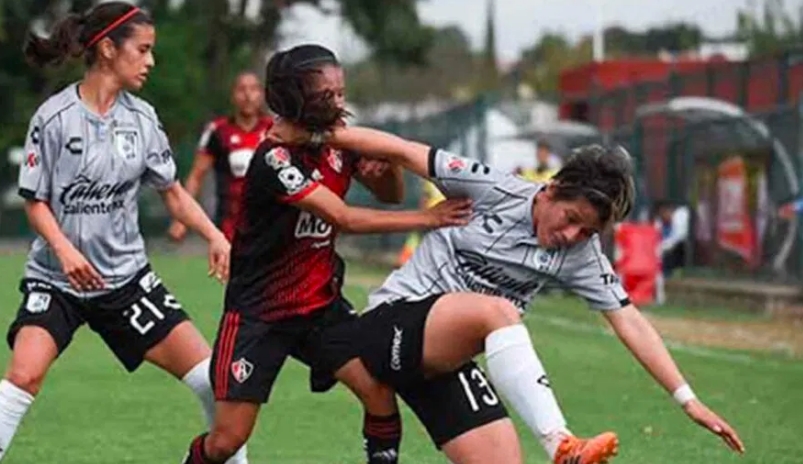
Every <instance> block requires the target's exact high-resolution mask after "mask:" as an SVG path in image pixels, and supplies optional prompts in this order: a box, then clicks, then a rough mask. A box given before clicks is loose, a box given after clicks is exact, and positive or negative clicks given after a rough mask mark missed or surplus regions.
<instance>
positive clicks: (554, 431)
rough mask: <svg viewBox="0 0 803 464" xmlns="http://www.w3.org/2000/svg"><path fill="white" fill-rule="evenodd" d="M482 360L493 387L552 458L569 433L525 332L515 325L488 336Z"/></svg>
mask: <svg viewBox="0 0 803 464" xmlns="http://www.w3.org/2000/svg"><path fill="white" fill-rule="evenodd" d="M485 357H486V360H487V363H488V375H489V376H490V377H491V381H492V382H493V384H494V386H495V387H496V388H497V390H499V392H500V393H501V394H502V396H504V397H505V399H507V401H508V403H509V404H510V405H511V406H513V409H514V410H515V411H516V412H517V413H518V414H519V416H520V417H521V418H522V420H523V421H524V422H525V423H526V424H527V427H529V429H530V430H531V431H532V433H533V434H534V435H535V437H536V438H537V439H538V441H539V442H541V445H542V446H543V447H544V449H545V450H546V451H547V453H548V454H549V456H550V458H554V457H555V452H556V451H557V447H558V445H559V444H560V440H561V437H562V436H564V435H567V434H569V431H568V429H567V428H566V419H564V417H563V413H562V412H561V410H560V406H559V405H558V401H557V399H555V395H554V393H553V392H552V388H551V387H550V385H549V380H548V379H547V376H546V372H545V371H544V366H543V365H542V364H541V360H540V359H538V355H537V354H536V352H535V348H534V347H533V344H532V341H531V340H530V334H529V333H528V332H527V328H526V327H524V325H523V324H516V325H512V326H507V327H503V328H501V329H497V330H495V331H493V332H491V333H490V334H489V335H488V336H487V337H486V338H485Z"/></svg>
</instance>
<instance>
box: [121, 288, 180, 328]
mask: <svg viewBox="0 0 803 464" xmlns="http://www.w3.org/2000/svg"><path fill="white" fill-rule="evenodd" d="M143 308H144V310H143ZM162 308H167V309H176V310H177V309H181V305H180V304H179V302H178V301H177V300H176V298H175V297H174V296H173V295H171V294H170V293H167V294H165V297H164V302H163V303H162ZM123 315H125V316H127V317H128V321H129V322H130V323H131V327H133V328H134V330H136V331H137V332H139V333H140V334H141V335H145V334H146V333H148V332H149V331H150V330H151V329H152V328H153V327H154V326H155V325H156V321H161V320H164V318H165V315H164V313H163V312H162V311H161V310H160V309H159V308H158V307H157V306H156V305H155V304H154V303H153V302H152V301H151V300H149V299H148V297H147V296H143V297H142V298H140V299H139V300H138V301H137V302H136V303H134V304H132V305H131V309H130V310H128V311H126V312H125V313H123Z"/></svg>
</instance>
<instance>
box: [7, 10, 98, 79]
mask: <svg viewBox="0 0 803 464" xmlns="http://www.w3.org/2000/svg"><path fill="white" fill-rule="evenodd" d="M83 26H84V21H83V19H82V17H81V16H80V15H77V14H74V13H70V14H68V15H67V16H65V17H64V18H62V19H61V20H59V22H57V23H56V25H55V26H54V27H53V32H52V33H51V34H50V37H49V38H42V37H39V36H37V35H36V34H34V33H33V32H30V31H29V32H28V35H27V37H26V39H25V45H24V46H23V48H22V51H23V53H24V54H25V59H26V60H27V61H28V63H30V64H31V65H33V66H36V67H39V68H43V67H45V66H48V65H59V64H61V63H62V62H64V61H65V59H69V58H77V57H79V56H81V55H82V54H83V52H84V47H83V45H81V42H80V39H81V32H82V29H83Z"/></svg>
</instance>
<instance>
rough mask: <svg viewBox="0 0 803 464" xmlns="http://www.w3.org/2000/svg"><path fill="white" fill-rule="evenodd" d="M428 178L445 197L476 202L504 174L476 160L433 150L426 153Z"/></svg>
mask: <svg viewBox="0 0 803 464" xmlns="http://www.w3.org/2000/svg"><path fill="white" fill-rule="evenodd" d="M429 176H430V178H431V180H432V182H434V183H435V185H436V186H437V187H438V189H439V190H440V191H441V192H443V194H444V195H445V196H446V197H447V198H455V197H468V198H471V199H473V200H475V201H479V200H480V199H481V198H482V197H484V196H485V194H486V193H488V191H489V190H490V189H491V188H492V187H493V186H494V185H496V184H497V183H498V182H499V181H500V180H501V179H502V178H503V177H504V176H505V174H504V173H502V172H500V171H497V170H495V169H492V168H490V167H488V166H486V165H484V164H482V163H480V162H479V161H477V160H473V159H469V158H464V157H462V156H458V155H455V154H453V153H449V152H447V151H444V150H438V149H434V148H433V149H432V150H430V152H429Z"/></svg>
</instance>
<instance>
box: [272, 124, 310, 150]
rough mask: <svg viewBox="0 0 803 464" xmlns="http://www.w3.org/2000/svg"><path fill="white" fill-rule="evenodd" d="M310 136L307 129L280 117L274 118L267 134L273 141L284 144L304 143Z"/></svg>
mask: <svg viewBox="0 0 803 464" xmlns="http://www.w3.org/2000/svg"><path fill="white" fill-rule="evenodd" d="M311 137H312V134H311V133H310V132H309V131H308V130H306V129H304V128H303V127H300V126H298V125H296V124H293V123H292V122H289V121H287V120H286V119H282V118H276V120H275V121H274V123H273V126H271V128H270V130H269V131H268V135H267V138H268V140H270V141H272V142H273V143H280V144H286V145H304V144H306V143H309V141H310V138H311Z"/></svg>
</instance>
